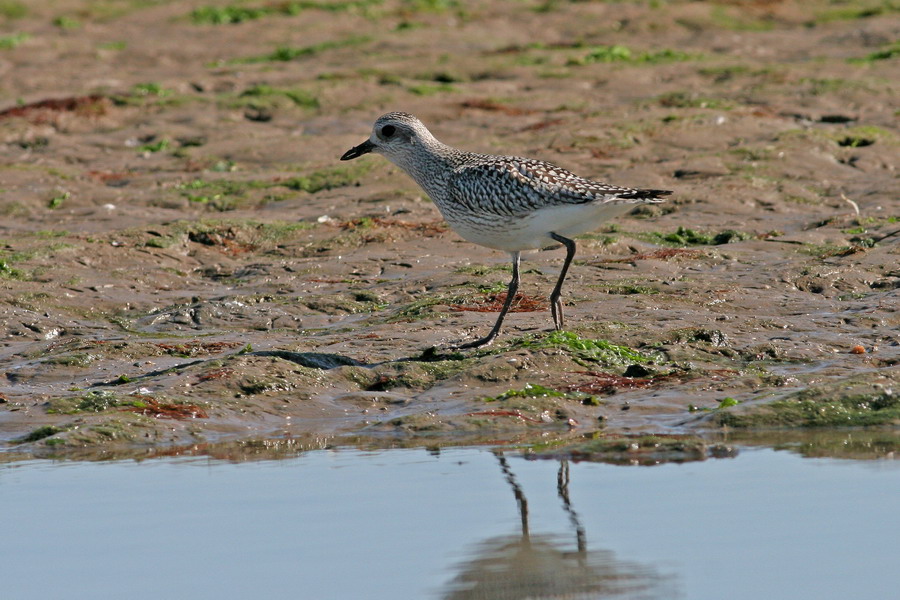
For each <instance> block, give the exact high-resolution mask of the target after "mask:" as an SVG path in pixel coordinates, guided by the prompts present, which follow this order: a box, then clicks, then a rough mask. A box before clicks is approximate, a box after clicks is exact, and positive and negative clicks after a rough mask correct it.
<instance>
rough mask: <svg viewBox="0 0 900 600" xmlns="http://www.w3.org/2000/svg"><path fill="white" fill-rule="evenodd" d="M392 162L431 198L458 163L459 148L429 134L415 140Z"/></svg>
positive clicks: (442, 185) (444, 183)
mask: <svg viewBox="0 0 900 600" xmlns="http://www.w3.org/2000/svg"><path fill="white" fill-rule="evenodd" d="M410 150H412V151H411V152H408V153H406V154H404V155H402V156H397V157H394V160H393V162H394V163H395V164H396V165H397V166H398V167H400V168H401V169H403V170H404V171H406V173H407V174H408V175H409V176H410V177H412V178H413V179H414V180H415V182H416V183H418V184H419V186H420V187H421V188H422V189H424V190H425V192H427V193H428V195H429V196H431V197H432V198H433V197H434V196H435V195H436V194H437V192H438V190H439V189H440V188H443V187H444V185H446V177H447V175H448V174H449V173H450V172H451V171H452V170H453V169H454V168H455V167H456V166H458V164H459V156H460V152H459V150H457V149H455V148H453V147H451V146H448V145H447V144H444V143H443V142H441V141H439V140H438V139H436V138H434V137H432V136H429V137H427V138H419V139H417V140H415V143H414V145H413V146H412V147H411V148H410Z"/></svg>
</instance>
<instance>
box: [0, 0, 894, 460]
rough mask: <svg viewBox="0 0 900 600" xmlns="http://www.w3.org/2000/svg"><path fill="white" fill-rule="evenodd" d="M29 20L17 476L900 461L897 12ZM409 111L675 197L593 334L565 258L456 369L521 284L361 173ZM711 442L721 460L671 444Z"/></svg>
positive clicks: (19, 221) (227, 14)
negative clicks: (127, 461)
mask: <svg viewBox="0 0 900 600" xmlns="http://www.w3.org/2000/svg"><path fill="white" fill-rule="evenodd" d="M3 6H4V7H7V6H8V7H15V6H18V3H16V2H10V3H4V4H3ZM21 7H23V8H22V10H18V11H17V10H12V9H9V8H7V9H4V10H3V12H2V14H0V24H2V26H3V32H4V33H3V35H2V36H0V76H2V78H0V157H2V158H0V336H2V341H0V442H2V443H3V444H5V445H6V447H7V448H9V449H11V450H13V451H14V452H17V453H26V454H27V453H38V454H41V455H47V454H53V455H64V454H66V453H71V454H72V455H75V454H77V453H79V452H81V453H84V452H88V453H90V452H94V449H96V448H98V447H100V448H103V449H104V450H102V452H105V453H110V452H112V453H115V452H118V451H120V450H117V449H125V448H127V449H130V450H128V451H135V450H134V449H135V448H143V450H140V452H145V453H146V452H150V453H152V452H165V451H167V450H165V449H166V448H170V449H173V450H172V451H175V450H174V449H176V448H181V449H185V448H187V449H190V448H199V447H203V448H211V447H213V446H214V445H215V444H217V443H223V444H226V446H228V445H229V444H230V445H231V446H228V447H235V446H234V445H239V444H245V445H246V444H253V443H256V442H250V441H248V440H259V439H271V440H282V442H285V440H288V441H289V440H294V439H297V440H306V441H305V442H303V443H304V444H307V443H311V444H313V445H315V444H317V443H321V444H331V443H340V442H341V441H344V442H348V443H353V441H354V440H367V442H366V443H391V444H397V443H407V442H409V443H413V442H412V441H413V440H414V441H415V442H414V443H418V444H426V445H428V444H435V445H440V444H442V443H454V441H460V440H467V441H469V442H472V443H491V442H498V441H502V442H508V443H521V444H526V445H533V444H537V443H541V441H542V440H543V441H545V442H546V441H550V440H559V443H561V444H569V443H570V442H571V443H573V444H576V446H577V447H574V446H573V448H572V449H569V450H566V452H569V455H571V456H581V457H585V459H591V457H596V456H600V455H605V454H607V453H609V452H619V454H620V455H621V454H622V452H625V458H621V460H626V461H627V460H631V459H630V458H628V456H627V453H628V452H638V453H639V454H640V455H641V456H649V457H650V458H649V459H647V460H657V459H658V458H659V455H658V454H657V455H654V454H653V452H657V450H658V449H659V448H661V447H662V448H664V450H665V452H670V451H672V452H675V453H676V456H677V455H678V454H677V453H679V452H680V453H682V454H681V455H683V456H685V457H688V456H693V457H701V456H702V457H707V456H711V455H715V454H717V453H718V454H723V455H727V454H728V452H729V450H728V448H729V446H728V444H727V443H725V445H724V446H721V447H720V446H719V445H718V444H719V443H720V442H719V441H716V440H718V439H719V437H721V436H728V435H734V432H736V431H738V432H739V431H744V430H754V431H755V430H760V429H772V428H781V429H783V428H823V427H824V428H835V427H880V428H882V429H881V430H879V431H882V432H883V434H881V435H883V436H884V437H886V438H893V439H894V440H895V441H896V436H894V435H893V434H892V433H891V432H896V426H897V425H898V424H900V400H898V395H897V394H896V393H895V390H898V389H900V388H898V387H897V384H898V383H900V381H898V379H900V366H898V364H900V333H898V331H900V330H898V327H900V314H898V302H897V299H898V293H900V292H898V290H897V288H898V286H900V270H898V263H897V261H898V256H900V183H898V176H897V167H898V158H900V133H898V131H897V128H896V124H897V112H896V111H897V104H896V98H897V93H898V89H897V86H898V84H897V82H898V81H900V59H898V56H900V53H898V52H897V43H898V42H897V40H898V39H900V37H898V36H900V13H897V11H896V9H894V8H891V7H890V6H889V5H888V4H885V3H878V2H873V3H866V2H863V1H860V2H850V3H845V4H841V5H833V4H832V3H830V2H825V1H821V2H802V3H801V2H791V1H784V2H765V3H763V2H728V3H725V2H723V3H716V2H709V3H699V2H680V1H674V2H666V3H639V2H595V3H582V2H571V3H570V2H524V3H523V2H499V3H497V2H493V3H488V2H412V1H389V0H385V1H383V2H382V1H374V0H359V1H355V2H322V3H315V2H304V3H290V2H288V3H267V2H257V3H253V2H251V3H242V4H228V3H217V2H195V1H192V2H166V1H160V0H155V1H145V2H142V1H129V2H125V1H124V0H123V1H115V2H108V3H97V2H91V1H87V0H69V1H66V2H29V3H21ZM241 7H243V8H241ZM248 7H251V8H252V7H256V9H258V10H245V9H247V8H248ZM291 7H293V8H291ZM163 42H165V43H163ZM51 65H52V68H51V67H50V66H51ZM388 110H406V111H409V112H413V113H415V114H417V115H418V116H419V117H420V118H421V119H422V120H423V121H424V122H425V123H426V124H427V125H428V126H429V128H430V129H431V130H432V131H433V132H434V133H435V134H436V135H437V136H438V137H439V138H440V139H442V140H443V141H446V142H447V143H450V144H452V145H455V146H459V147H462V148H466V149H470V150H475V151H482V152H490V153H506V154H516V155H526V156H531V157H536V158H541V159H545V160H550V161H552V162H554V163H557V164H560V165H562V166H564V167H566V168H569V169H570V170H573V171H575V172H577V173H579V174H583V175H585V176H590V177H593V178H596V179H600V180H604V181H609V182H611V183H614V184H617V185H626V186H635V187H648V188H659V189H671V190H674V194H673V195H672V196H671V200H670V201H668V202H666V203H665V204H661V205H654V206H651V207H641V208H638V209H636V210H634V211H633V212H632V213H631V214H628V215H626V216H623V217H621V218H618V219H617V220H616V221H615V222H611V223H609V224H607V225H605V226H603V227H601V228H600V229H599V230H598V231H597V232H596V233H593V234H589V235H586V236H583V237H582V238H580V239H579V240H578V255H577V257H576V261H575V263H574V264H573V266H572V268H571V270H570V273H569V278H568V280H567V282H566V286H565V288H564V295H563V300H564V303H565V313H566V319H567V330H566V331H564V332H552V331H551V326H552V321H551V319H550V315H549V311H548V310H547V303H546V300H545V298H546V296H547V294H549V292H550V289H551V288H552V285H553V283H554V281H555V278H556V275H557V273H558V269H559V268H560V266H561V262H562V251H561V250H560V249H559V248H557V249H547V250H545V251H540V252H535V253H530V254H528V255H526V256H525V257H524V261H523V266H522V269H523V284H522V287H521V289H520V291H521V294H522V295H521V297H520V298H519V299H517V301H516V302H517V303H516V305H515V307H514V312H513V313H512V314H510V316H509V317H508V318H507V321H506V325H505V329H504V331H503V332H502V334H501V336H500V338H499V339H498V341H497V342H496V343H495V344H493V345H492V346H490V347H487V348H483V349H478V350H474V351H465V352H459V351H455V350H452V346H453V345H454V343H456V342H460V341H469V340H473V339H476V338H477V337H480V336H482V335H484V334H485V333H486V332H487V331H488V330H489V328H490V327H491V325H492V324H493V321H494V320H495V318H496V311H497V310H498V309H499V307H500V305H501V304H502V302H503V300H504V299H505V296H504V294H505V290H506V283H507V281H508V279H509V277H510V269H509V265H508V257H506V256H505V255H503V254H501V253H498V252H495V251H491V250H489V249H486V248H481V247H478V246H475V245H472V244H470V243H467V242H465V241H463V240H462V239H460V238H459V237H458V236H457V235H456V234H454V233H453V232H452V231H451V230H449V229H448V228H447V227H446V225H445V224H444V223H443V222H441V220H440V216H439V214H438V213H437V210H436V209H435V207H434V206H433V205H432V204H431V202H430V201H429V200H428V198H427V197H425V196H424V195H423V193H422V192H421V190H419V189H418V188H417V187H416V186H415V184H413V183H412V181H411V180H409V179H408V178H406V177H405V175H403V174H402V173H401V172H399V171H398V169H397V168H395V167H393V166H392V165H390V164H389V163H388V162H387V161H385V160H383V159H381V158H380V157H376V156H371V157H364V158H361V159H359V160H358V161H354V162H353V163H349V164H347V163H340V162H339V161H338V160H337V159H338V157H339V156H340V155H341V154H342V153H343V152H344V151H345V150H346V149H347V148H350V147H351V146H353V145H355V144H358V143H359V142H360V141H362V140H363V139H365V137H366V136H368V135H369V129H370V127H371V123H372V121H373V120H374V119H375V118H376V117H377V116H379V115H380V114H382V113H384V112H387V111H388ZM649 434H657V435H661V436H662V437H660V438H654V437H647V436H648V435H649ZM740 435H745V434H740ZM746 435H751V434H746ZM838 435H846V434H838ZM585 436H587V437H585ZM597 436H599V437H601V438H609V440H611V441H610V442H609V444H611V446H609V445H604V444H603V443H600V442H596V441H591V440H595V438H597ZM622 436H633V437H631V438H629V437H626V438H624V439H628V440H632V441H629V442H628V443H627V444H625V445H624V446H623V447H622V448H624V449H622V448H620V447H619V445H617V444H620V442H616V441H615V440H617V439H622ZM666 436H676V437H675V438H671V437H666ZM684 436H687V437H689V438H691V439H693V438H698V439H700V440H701V445H700V446H691V445H690V444H687V443H686V442H683V441H678V442H677V443H676V444H675V445H674V446H672V443H671V442H659V441H658V440H659V439H662V440H666V439H677V440H682V439H683V437H684ZM717 436H719V437H717ZM585 439H587V440H588V441H589V442H590V443H589V444H588V445H587V446H584V445H583V443H584V440H585ZM842 439H843V438H842ZM309 440H313V441H312V442H308V441H309ZM315 440H318V441H315ZM373 440H375V441H373ZM377 440H382V442H377ZM404 440H406V441H407V442H404ZM633 440H638V441H633ZM648 440H649V441H648ZM260 443H261V442H260ZM273 443H274V442H273ZM285 444H287V442H285ZM648 444H649V446H648ZM654 444H656V445H654ZM660 444H661V445H660ZM275 445H276V446H278V443H275ZM635 445H636V446H635ZM287 446H290V444H287ZM278 447H282V446H278ZM304 447H305V446H304ZM648 447H652V448H656V449H657V450H653V451H646V452H645V451H644V450H645V449H646V448H648ZM635 448H636V450H635ZM121 451H124V450H121ZM184 451H190V450H184ZM892 451H893V450H890V451H885V452H892ZM660 452H661V451H660ZM810 452H812V450H810ZM632 458H633V457H632ZM616 460H619V459H616ZM642 460H643V459H642Z"/></svg>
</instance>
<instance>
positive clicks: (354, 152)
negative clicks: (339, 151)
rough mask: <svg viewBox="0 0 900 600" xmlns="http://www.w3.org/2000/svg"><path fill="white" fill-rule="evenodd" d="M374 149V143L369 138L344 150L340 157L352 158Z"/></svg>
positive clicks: (342, 158)
mask: <svg viewBox="0 0 900 600" xmlns="http://www.w3.org/2000/svg"><path fill="white" fill-rule="evenodd" d="M374 149H375V144H373V143H372V142H370V141H369V140H366V141H364V142H363V143H362V144H360V145H359V146H354V147H352V148H350V149H349V150H347V151H346V152H344V155H343V156H342V157H341V160H351V159H354V158H359V157H360V156H362V155H363V154H368V153H369V152H371V151H372V150H374Z"/></svg>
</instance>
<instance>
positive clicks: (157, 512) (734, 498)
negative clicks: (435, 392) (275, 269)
mask: <svg viewBox="0 0 900 600" xmlns="http://www.w3.org/2000/svg"><path fill="white" fill-rule="evenodd" d="M897 498H900V465H898V464H897V463H896V462H893V461H877V462H876V461H848V460H844V461H840V460H835V459H818V458H817V459H810V458H801V457H799V456H797V455H795V454H792V453H788V452H776V451H774V450H770V449H743V450H742V451H741V453H740V454H739V455H738V456H737V457H736V458H730V459H719V460H707V461H703V462H693V463H686V464H680V465H678V464H666V465H660V466H656V467H649V468H648V467H633V466H613V465H607V464H594V463H569V462H566V461H552V460H535V461H529V460H523V459H522V458H521V457H519V456H518V455H516V454H507V455H505V456H503V455H499V454H497V453H496V452H495V451H491V450H486V449H483V448H461V449H449V450H442V451H440V452H438V451H427V450H422V449H415V450H382V451H377V452H363V451H358V450H351V449H339V450H318V451H311V452H308V453H305V454H302V455H299V456H296V457H293V458H288V459H284V460H271V461H260V462H245V463H232V462H226V461H220V460H212V459H207V458H196V457H191V458H168V459H155V460H148V461H143V462H135V461H130V460H128V461H125V460H122V461H115V462H106V463H96V462H50V461H26V462H19V463H13V464H7V465H3V466H0V514H2V515H3V516H2V519H3V523H4V527H3V531H4V540H5V543H4V544H3V545H2V548H0V565H2V572H3V577H2V580H3V588H4V591H3V596H4V597H8V598H19V599H26V598H48V597H85V598H87V597H91V598H113V597H115V598H123V597H127V598H132V599H141V598H148V599H149V598H154V599H158V598H176V597H181V598H188V597H190V598H248V597H297V598H316V599H329V598H335V599H341V598H371V599H376V598H391V599H396V598H476V597H477V598H501V597H503V598H518V597H525V596H524V594H525V593H526V591H527V592H529V593H532V594H545V596H539V597H552V596H550V594H551V593H556V594H558V595H563V593H564V592H569V593H573V592H581V593H584V594H588V595H587V596H586V597H592V598H690V599H707V598H708V599H721V598H729V599H732V600H739V599H743V598H746V599H760V598H818V599H829V598H835V599H838V598H841V599H845V598H888V597H892V596H893V595H894V594H896V590H897V589H898V587H900V574H898V570H897V568H896V567H897V564H896V552H895V549H896V541H897V538H898V534H900V525H898V517H897V512H896V507H897ZM526 588H527V589H526ZM501 593H503V594H505V595H502V596H501V595H500V594H501ZM479 594H480V595H479Z"/></svg>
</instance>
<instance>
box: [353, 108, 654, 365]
mask: <svg viewBox="0 0 900 600" xmlns="http://www.w3.org/2000/svg"><path fill="white" fill-rule="evenodd" d="M369 153H375V154H381V155H382V156H384V157H385V158H387V159H388V160H389V161H391V162H392V163H394V164H395V165H397V166H398V167H400V169H402V170H403V171H404V172H406V174H407V175H409V176H410V177H411V178H412V179H413V180H414V181H415V182H416V183H417V184H418V185H419V186H420V187H421V188H422V189H423V190H424V191H425V193H426V194H428V196H429V197H430V198H431V199H432V201H433V202H434V204H435V205H436V206H437V208H438V210H439V211H440V213H441V215H442V216H443V217H444V219H445V220H446V221H447V223H448V224H449V225H450V227H451V228H452V229H453V230H454V231H455V232H456V233H457V234H459V235H460V236H461V237H462V238H463V239H465V240H467V241H469V242H473V243H475V244H479V245H481V246H486V247H488V248H493V249H495V250H502V251H505V252H508V253H509V255H510V257H511V259H512V279H511V280H510V282H509V285H508V287H507V293H506V299H505V300H504V302H503V307H502V308H501V309H500V314H499V316H498V317H497V321H496V323H495V324H494V326H493V328H492V329H491V331H490V332H489V333H488V334H487V335H486V336H484V337H481V338H479V339H477V340H474V341H471V342H467V343H462V344H459V345H457V346H455V348H457V349H466V348H478V347H481V346H487V345H489V344H491V343H492V342H493V341H494V340H495V339H496V338H497V335H498V334H499V333H500V329H501V327H502V325H503V319H504V317H506V313H507V312H509V309H510V307H511V306H512V303H513V299H514V298H515V296H516V292H517V291H518V288H519V261H520V255H521V253H522V252H523V251H526V250H538V249H541V248H547V247H551V246H557V245H558V244H562V246H564V247H565V249H566V256H565V259H564V260H563V265H562V269H561V270H560V273H559V277H558V278H557V280H556V285H555V286H554V288H553V291H552V292H551V294H550V307H551V312H552V316H553V324H554V327H555V328H556V330H562V329H563V327H564V319H563V311H562V302H561V300H560V297H561V294H562V286H563V282H564V281H565V279H566V273H567V272H568V270H569V266H570V265H571V264H572V259H573V258H574V256H575V251H576V246H575V240H574V239H572V238H573V237H575V236H577V235H580V234H583V233H588V232H590V231H594V230H596V229H597V228H598V227H599V226H600V225H601V224H602V223H603V222H605V221H607V220H609V219H611V218H614V217H616V216H619V215H621V214H623V213H625V212H627V211H628V210H629V209H631V208H633V207H634V205H635V204H640V203H656V202H662V201H663V200H664V196H667V195H669V194H671V193H672V192H671V190H654V189H635V188H626V187H619V186H615V185H610V184H608V183H601V182H599V181H593V180H590V179H585V178H583V177H579V176H578V175H575V174H574V173H572V172H571V171H568V170H566V169H564V168H562V167H558V166H556V165H554V164H552V163H549V162H546V161H543V160H535V159H531V158H521V157H518V156H499V155H491V154H479V153H475V152H466V151H463V150H459V149H457V148H454V147H452V146H448V145H447V144H444V143H443V142H440V141H439V140H438V139H437V138H435V137H434V135H432V133H431V132H430V131H429V130H428V128H427V127H425V125H424V124H423V123H422V122H421V121H420V120H419V119H418V118H417V117H416V116H414V115H412V114H409V113H406V112H389V113H387V114H384V115H382V116H381V117H379V118H378V119H377V120H376V121H375V124H374V125H373V127H372V133H371V134H370V136H369V138H368V139H367V140H366V141H364V142H363V143H361V144H359V145H357V146H354V147H352V148H350V149H349V150H347V152H345V153H344V154H343V155H342V156H341V158H340V159H341V160H352V159H355V158H359V157H360V156H363V155H365V154H369Z"/></svg>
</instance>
